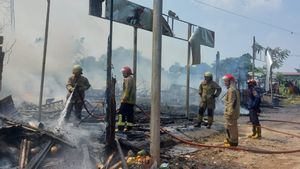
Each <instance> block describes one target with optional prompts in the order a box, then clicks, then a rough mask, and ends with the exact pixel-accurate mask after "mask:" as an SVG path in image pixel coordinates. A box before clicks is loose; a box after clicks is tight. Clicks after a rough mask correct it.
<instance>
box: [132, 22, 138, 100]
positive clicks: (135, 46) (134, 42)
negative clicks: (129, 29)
mask: <svg viewBox="0 0 300 169" xmlns="http://www.w3.org/2000/svg"><path fill="white" fill-rule="evenodd" d="M133 28H134V29H133V79H134V83H135V85H134V87H135V88H134V91H136V75H137V73H136V70H137V68H136V67H137V29H138V28H137V27H133ZM134 93H135V96H134V97H135V100H136V92H134Z"/></svg>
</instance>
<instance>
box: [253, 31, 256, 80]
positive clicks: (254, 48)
mask: <svg viewBox="0 0 300 169" xmlns="http://www.w3.org/2000/svg"><path fill="white" fill-rule="evenodd" d="M252 49H253V55H252V79H254V69H255V58H256V47H255V36H253V46H252Z"/></svg>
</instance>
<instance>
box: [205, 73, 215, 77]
mask: <svg viewBox="0 0 300 169" xmlns="http://www.w3.org/2000/svg"><path fill="white" fill-rule="evenodd" d="M212 76H213V75H212V73H210V72H205V73H204V77H211V78H212Z"/></svg>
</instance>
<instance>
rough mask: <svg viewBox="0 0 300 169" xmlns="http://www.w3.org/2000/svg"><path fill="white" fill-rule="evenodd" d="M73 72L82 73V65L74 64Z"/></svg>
mask: <svg viewBox="0 0 300 169" xmlns="http://www.w3.org/2000/svg"><path fill="white" fill-rule="evenodd" d="M72 72H73V73H74V74H77V73H79V74H82V67H81V66H80V65H74V66H73V69H72Z"/></svg>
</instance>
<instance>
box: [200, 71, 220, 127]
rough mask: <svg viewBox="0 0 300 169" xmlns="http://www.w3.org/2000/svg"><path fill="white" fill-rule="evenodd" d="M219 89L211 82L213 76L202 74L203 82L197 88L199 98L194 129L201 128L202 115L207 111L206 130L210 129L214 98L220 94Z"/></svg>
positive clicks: (214, 104)
mask: <svg viewBox="0 0 300 169" xmlns="http://www.w3.org/2000/svg"><path fill="white" fill-rule="evenodd" d="M221 91H222V89H221V87H220V86H219V85H218V84H217V83H216V82H214V81H213V75H212V73H210V72H205V73H204V81H203V82H201V84H200V86H199V95H200V97H201V101H200V107H199V115H198V122H197V124H196V125H195V127H201V123H202V121H203V115H204V112H205V110H206V109H207V116H208V124H207V128H208V129H210V127H211V125H212V123H213V116H214V109H215V107H216V103H215V102H216V100H215V98H216V97H218V96H219V95H220V93H221Z"/></svg>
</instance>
